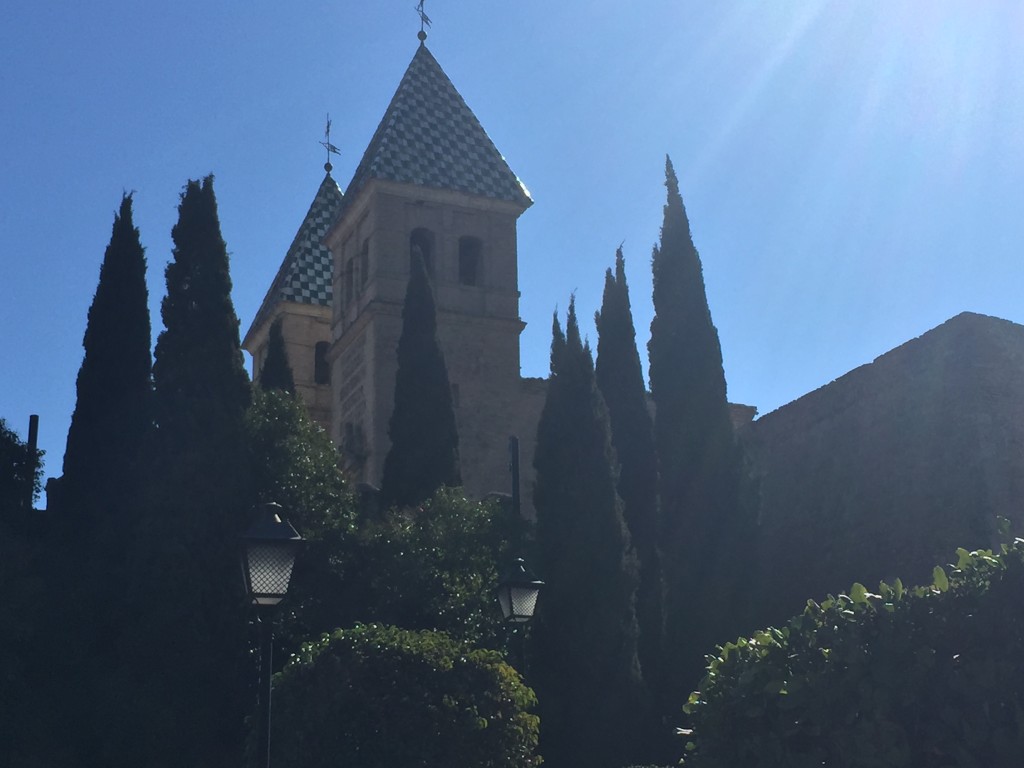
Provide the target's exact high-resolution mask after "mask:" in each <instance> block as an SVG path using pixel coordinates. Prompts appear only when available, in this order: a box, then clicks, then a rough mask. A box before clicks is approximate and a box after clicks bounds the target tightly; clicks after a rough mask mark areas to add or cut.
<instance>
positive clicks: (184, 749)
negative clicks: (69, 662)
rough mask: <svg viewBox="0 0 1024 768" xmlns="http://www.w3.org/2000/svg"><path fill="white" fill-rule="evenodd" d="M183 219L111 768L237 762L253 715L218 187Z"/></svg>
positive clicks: (168, 301)
mask: <svg viewBox="0 0 1024 768" xmlns="http://www.w3.org/2000/svg"><path fill="white" fill-rule="evenodd" d="M178 214H179V217H178V222H177V224H176V225H175V226H174V228H173V230H172V232H171V236H172V239H173V241H174V251H173V260H172V261H171V262H170V263H169V264H168V266H167V269H166V280H167V295H166V296H165V297H164V299H163V303H162V305H161V313H162V317H163V321H164V330H163V331H162V332H161V333H160V336H159V338H158V340H157V345H156V352H155V360H154V365H153V385H154V414H155V429H154V431H153V434H152V439H151V441H150V449H149V450H150V457H149V463H150V466H149V474H150V476H149V484H148V493H147V513H148V517H147V520H146V525H145V528H144V530H143V532H142V534H143V535H142V538H143V541H142V544H141V545H140V551H139V556H138V559H137V560H136V567H137V569H138V573H139V579H138V583H137V586H136V589H135V592H134V596H135V602H136V609H137V610H138V611H139V612H140V613H142V614H143V615H144V620H143V621H142V622H141V624H142V626H141V627H140V633H139V642H138V643H137V644H136V645H135V646H134V647H133V649H132V651H133V653H134V655H133V656H132V657H131V659H130V662H131V663H130V665H129V669H127V670H126V672H125V679H124V680H123V681H122V683H123V684H127V685H131V686H135V687H136V690H135V691H134V694H135V695H134V696H133V697H130V701H131V702H132V703H131V705H130V707H129V708H130V711H129V712H127V713H125V714H126V717H128V718H130V720H129V722H131V727H129V728H125V729H123V731H122V733H120V734H118V737H119V738H123V743H121V744H118V745H114V747H113V748H114V749H115V750H123V751H124V752H118V753H116V754H115V756H114V757H113V758H112V759H111V762H119V761H123V762H126V763H127V762H137V761H141V762H142V763H143V764H147V765H164V764H175V765H182V764H188V765H196V766H206V765H226V764H228V763H230V762H236V763H237V762H239V761H240V760H241V745H242V738H243V733H244V731H243V720H244V715H245V712H246V711H247V709H249V706H250V701H249V696H248V695H247V686H248V683H249V681H250V675H251V674H252V670H250V669H249V667H248V662H247V658H246V657H247V653H246V650H247V648H246V633H245V628H246V624H245V615H244V598H243V590H242V582H241V577H240V575H239V570H238V546H239V544H238V541H239V536H240V535H241V534H242V532H243V531H244V530H245V528H246V527H247V525H248V523H249V519H248V517H249V514H250V510H251V507H252V503H253V501H254V499H253V497H252V491H251V486H252V484H251V482H250V479H249V476H248V473H247V469H248V467H249V457H248V454H247V450H246V445H245V423H244V419H245V413H246V408H247V407H248V405H249V402H250V397H251V392H250V387H249V381H248V376H247V375H246V372H245V368H244V367H243V360H242V352H241V348H240V345H239V337H238V318H237V316H236V315H235V310H234V306H233V305H232V302H231V278H230V275H229V270H228V255H227V248H226V246H225V244H224V240H223V238H222V236H221V232H220V223H219V220H218V216H217V203H216V198H215V196H214V191H213V178H212V177H207V178H206V179H204V180H203V181H202V182H199V181H189V182H188V184H187V185H186V187H185V190H184V192H183V193H182V196H181V203H180V205H179V207H178ZM125 732H127V733H125ZM125 752H127V754H125Z"/></svg>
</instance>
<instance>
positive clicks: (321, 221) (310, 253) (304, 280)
mask: <svg viewBox="0 0 1024 768" xmlns="http://www.w3.org/2000/svg"><path fill="white" fill-rule="evenodd" d="M343 201H344V197H343V196H342V194H341V189H339V188H338V183H337V182H336V181H335V180H334V179H333V178H331V175H330V174H327V175H326V176H324V180H323V181H322V182H321V183H320V189H318V190H317V192H316V197H314V198H313V203H312V205H310V206H309V211H308V212H307V213H306V218H304V219H303V220H302V225H301V226H300V227H299V231H298V232H297V233H296V235H295V239H294V240H292V244H291V247H290V248H289V249H288V253H287V254H285V257H284V261H282V262H281V267H280V268H279V269H278V270H277V276H276V277H275V278H274V282H273V283H272V284H271V286H270V290H269V291H267V295H266V297H265V298H264V299H263V304H262V305H261V306H260V309H259V312H257V313H256V318H255V319H254V320H253V324H252V329H255V328H256V327H257V326H259V324H260V323H261V322H262V321H263V318H264V316H265V315H266V313H267V312H268V311H269V310H270V308H271V307H273V306H274V305H275V304H277V302H279V301H294V302H297V303H299V304H318V305H320V306H322V307H330V306H331V270H332V265H333V261H332V259H331V252H330V251H329V250H328V249H327V246H326V245H324V244H323V242H322V241H323V238H324V235H326V234H327V230H328V229H330V226H331V224H333V223H334V219H335V217H336V216H337V214H338V211H339V210H341V204H342V202H343ZM252 329H250V332H252Z"/></svg>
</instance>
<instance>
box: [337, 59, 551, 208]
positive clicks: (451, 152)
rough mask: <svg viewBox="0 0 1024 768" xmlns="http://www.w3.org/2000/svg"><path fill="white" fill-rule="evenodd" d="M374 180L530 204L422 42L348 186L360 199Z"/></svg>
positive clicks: (485, 133) (351, 195) (514, 177)
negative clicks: (359, 193) (363, 187)
mask: <svg viewBox="0 0 1024 768" xmlns="http://www.w3.org/2000/svg"><path fill="white" fill-rule="evenodd" d="M369 179H385V180H388V181H400V182H405V183H408V184H418V185H420V186H424V187H434V188H439V189H451V190H456V191H459V192H466V193H468V194H471V195H480V196H482V197H491V198H497V199H499V200H509V201H513V202H517V203H520V204H521V205H523V206H524V207H526V206H528V205H530V204H531V203H532V200H531V199H530V194H529V192H528V191H527V190H526V187H524V186H523V184H522V182H520V181H519V179H518V178H517V177H516V175H515V174H514V173H513V172H512V169H511V168H509V167H508V163H506V162H505V158H504V157H502V156H501V153H500V152H498V149H497V147H495V146H494V143H493V142H492V141H491V139H490V137H489V136H488V135H487V132H486V131H484V129H483V126H482V125H480V121H479V120H477V119H476V115H474V114H473V112H472V111H471V110H470V108H469V107H468V106H467V105H466V102H465V101H464V100H463V99H462V96H460V95H459V92H458V91H456V90H455V86H454V85H452V82H451V80H449V79H448V76H447V75H446V74H445V73H444V70H442V69H441V65H440V64H438V63H437V60H436V59H435V58H434V57H433V55H432V54H431V53H430V51H429V50H427V47H426V46H425V45H420V47H419V49H418V50H417V51H416V55H415V56H413V59H412V62H411V63H410V64H409V68H408V69H407V70H406V71H405V75H404V76H403V77H402V82H401V83H399V85H398V90H397V91H396V92H395V95H394V97H393V98H392V99H391V104H390V105H389V106H388V109H387V111H386V112H385V113H384V119H383V120H381V122H380V125H379V126H378V127H377V131H376V133H374V135H373V138H372V139H371V140H370V144H369V146H368V147H367V148H366V152H365V153H364V154H363V159H362V160H361V161H360V163H359V166H358V167H357V168H356V172H355V175H354V176H353V177H352V181H351V182H350V183H349V185H348V189H347V190H346V197H348V198H349V199H350V200H353V199H355V196H354V195H355V193H357V192H358V191H359V190H360V189H361V188H362V186H363V185H364V184H365V183H366V182H367V181H368V180H369Z"/></svg>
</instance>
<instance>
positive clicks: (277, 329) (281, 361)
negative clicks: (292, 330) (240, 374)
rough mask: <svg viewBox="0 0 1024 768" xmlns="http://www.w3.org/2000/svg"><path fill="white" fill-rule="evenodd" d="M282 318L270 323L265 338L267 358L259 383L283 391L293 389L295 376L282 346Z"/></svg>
mask: <svg viewBox="0 0 1024 768" xmlns="http://www.w3.org/2000/svg"><path fill="white" fill-rule="evenodd" d="M282 324H283V320H282V318H280V317H279V318H277V319H276V320H275V321H274V322H272V323H271V324H270V334H269V336H268V338H267V358H266V360H264V361H263V368H262V370H260V377H259V383H260V387H261V388H262V389H281V390H284V391H285V392H294V391H295V377H294V376H292V367H291V366H290V365H289V364H288V353H287V352H286V351H285V348H284V333H283V332H282V329H281V326H282Z"/></svg>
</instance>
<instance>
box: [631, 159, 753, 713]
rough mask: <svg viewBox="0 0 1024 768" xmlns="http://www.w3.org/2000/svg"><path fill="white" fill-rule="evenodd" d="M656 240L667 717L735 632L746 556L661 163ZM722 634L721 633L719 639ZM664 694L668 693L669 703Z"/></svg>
mask: <svg viewBox="0 0 1024 768" xmlns="http://www.w3.org/2000/svg"><path fill="white" fill-rule="evenodd" d="M665 177H666V178H665V186H666V187H667V188H668V199H667V202H666V204H665V211H664V222H663V224H662V229H661V243H660V245H658V246H656V247H655V248H654V256H653V260H652V268H653V271H654V310H655V317H654V320H653V321H652V322H651V340H650V343H649V344H648V351H649V355H650V377H651V394H652V396H653V398H654V403H655V406H656V414H655V421H654V435H655V445H656V447H657V451H658V458H659V462H660V486H659V487H660V498H661V519H662V542H663V545H662V546H663V549H662V552H663V555H664V559H663V563H664V566H665V581H666V592H667V599H666V612H665V613H666V617H665V618H666V643H667V647H671V648H672V649H673V656H672V663H671V664H670V665H668V667H667V668H666V669H665V670H664V671H665V674H664V675H663V676H662V680H664V681H665V682H666V683H667V684H668V687H667V688H666V689H663V690H664V691H665V693H664V695H663V697H662V699H663V704H662V706H663V711H665V712H666V713H668V714H670V715H674V714H675V712H676V711H677V710H676V706H677V704H678V703H680V702H676V701H674V699H673V697H674V696H675V695H676V694H675V691H678V690H681V689H683V688H685V687H688V686H689V685H692V684H693V682H695V681H696V678H697V676H698V674H699V670H700V667H701V658H702V657H701V654H702V653H703V651H704V649H706V648H708V647H710V646H711V645H712V644H713V642H714V641H715V639H716V638H718V637H721V636H722V634H721V633H722V632H727V631H731V632H733V633H735V632H737V631H739V627H738V626H736V625H735V621H736V619H735V617H734V616H733V615H732V613H733V612H736V611H738V610H740V609H738V608H737V604H736V603H735V602H734V601H733V600H732V599H731V598H733V597H735V595H733V594H732V592H733V590H734V588H735V586H736V578H737V574H738V573H739V571H740V569H739V568H737V566H736V564H737V563H741V562H744V561H745V558H749V556H750V552H749V548H748V547H746V546H741V542H743V541H747V540H749V538H750V533H749V528H750V525H749V523H748V521H746V520H744V519H742V511H741V504H740V498H741V495H740V481H741V477H742V474H741V473H742V463H741V454H740V452H739V448H738V446H737V443H736V440H735V436H734V434H733V428H732V423H731V421H730V417H729V404H728V401H727V399H726V387H725V373H724V371H723V368H722V349H721V345H720V344H719V341H718V331H717V330H716V329H715V326H714V324H713V323H712V321H711V312H710V310H709V309H708V302H707V296H706V294H705V290H704V277H703V273H702V268H701V262H700V257H699V255H698V254H697V249H696V248H695V247H694V245H693V239H692V237H691V234H690V224H689V221H688V220H687V217H686V210H685V208H684V207H683V199H682V197H681V196H680V194H679V183H678V181H677V179H676V175H675V171H674V170H673V168H672V162H671V161H670V160H668V159H667V158H666V163H665ZM725 636H728V635H725ZM665 696H668V698H667V699H666V698H665Z"/></svg>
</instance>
